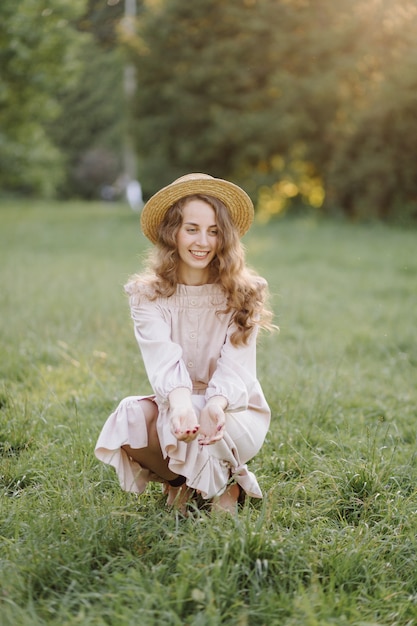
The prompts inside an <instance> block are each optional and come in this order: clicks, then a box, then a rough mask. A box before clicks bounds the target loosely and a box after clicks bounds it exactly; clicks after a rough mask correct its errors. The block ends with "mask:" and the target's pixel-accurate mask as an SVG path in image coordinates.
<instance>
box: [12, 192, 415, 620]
mask: <svg viewBox="0 0 417 626" xmlns="http://www.w3.org/2000/svg"><path fill="white" fill-rule="evenodd" d="M0 226H1V227H0V262H1V263H0V276H1V292H0V339H1V359H0V452H1V461H0V506H1V510H0V622H1V624H2V626H37V625H40V624H48V625H49V624H50V625H52V624H53V625H56V626H58V625H59V626H67V625H68V626H69V625H71V626H72V625H75V624H81V625H83V626H93V625H94V626H108V625H111V626H125V625H126V626H128V625H129V626H130V625H132V626H133V625H135V626H136V625H137V624H139V625H140V626H155V625H159V624H161V625H164V626H165V625H167V626H170V625H172V626H183V625H189V626H217V625H218V624H225V625H226V624H227V625H232V626H252V625H253V626H258V625H259V626H260V625H265V626H278V625H279V626H296V625H297V626H298V625H300V626H328V625H337V626H339V625H344V624H355V625H358V626H382V625H384V626H385V625H386V626H397V625H398V626H406V625H408V626H411V625H413V624H415V623H417V538H416V535H417V498H416V495H417V494H416V485H417V459H416V425H417V324H416V311H417V254H416V250H417V232H416V231H405V230H400V229H389V228H388V227H384V226H381V225H351V224H345V223H335V222H334V223H331V222H319V221H317V220H315V219H313V218H299V219H294V220H290V219H288V220H283V221H279V222H276V223H273V224H270V225H268V226H266V227H261V226H256V227H255V228H254V229H253V230H252V231H251V233H250V234H249V235H248V236H247V237H246V238H245V244H246V247H247V251H248V259H249V262H250V263H251V265H253V266H255V267H256V268H257V269H258V270H259V271H260V272H261V273H262V274H264V275H265V276H266V277H267V279H268V281H269V283H270V287H271V292H272V295H273V307H274V309H275V311H276V321H277V323H278V324H279V326H280V328H281V332H280V333H279V334H275V335H272V336H270V335H264V336H263V338H262V340H261V342H260V345H259V367H258V370H259V377H260V378H261V380H262V383H263V386H264V389H265V392H266V394H267V397H268V399H269V402H270V404H271V408H272V412H273V420H272V427H271V430H270V433H269V435H268V438H267V441H266V443H265V446H264V447H263V449H262V451H261V452H260V454H259V455H258V456H257V457H256V458H255V459H254V460H253V461H252V462H251V467H252V469H253V470H254V471H255V472H256V474H257V476H258V478H259V481H260V484H261V486H262V488H263V491H264V499H263V500H262V501H251V502H246V504H245V505H244V507H243V509H242V511H241V512H240V514H239V516H238V518H236V519H233V518H228V517H224V516H218V517H216V516H210V515H208V514H207V513H206V512H204V511H201V512H197V511H196V512H195V514H194V515H193V516H191V517H190V518H188V519H186V520H184V519H180V518H178V517H176V516H175V515H173V514H169V513H168V512H167V511H166V510H165V508H164V501H163V498H162V496H161V493H160V490H159V487H158V486H157V485H154V486H152V487H151V488H150V489H149V490H148V491H147V493H146V494H144V495H143V496H141V497H140V498H137V497H135V496H133V495H132V494H126V493H124V492H122V491H121V490H120V489H119V486H118V483H117V480H116V477H115V474H114V471H113V470H112V468H109V467H106V466H104V465H102V464H100V463H99V462H98V461H96V460H95V457H94V455H93V448H94V443H95V440H96V438H97V435H98V433H99V430H100V428H101V425H102V424H103V422H104V420H105V419H106V417H107V415H108V414H109V413H110V412H111V410H112V409H113V408H114V406H115V405H116V403H117V402H118V400H119V399H121V398H122V397H124V396H126V395H130V394H134V393H142V392H146V391H147V390H148V389H149V388H148V383H147V382H146V379H145V374H144V369H143V366H142V364H141V360H140V356H139V352H138V349H137V347H136V345H135V342H134V337H133V332H132V327H131V322H130V318H129V312H128V308H127V302H126V300H125V297H124V295H123V291H122V285H123V283H124V282H125V280H126V278H127V277H128V275H129V274H130V273H132V272H134V271H136V270H137V269H138V268H139V264H140V258H141V255H142V253H143V251H144V250H145V248H146V245H147V244H146V240H145V239H144V238H143V236H142V235H141V234H140V232H139V227H138V217H137V215H135V214H133V213H131V212H130V211H129V210H128V209H127V208H126V207H123V206H115V205H101V204H90V205H86V204H76V203H73V204H67V205H54V204H49V205H48V204H40V203H38V204H36V203H35V204H31V203H26V204H23V203H18V202H15V203H14V204H13V205H10V204H9V205H7V204H6V203H4V202H3V205H2V206H1V207H0Z"/></svg>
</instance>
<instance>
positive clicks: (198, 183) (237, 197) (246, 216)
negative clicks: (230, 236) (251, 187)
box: [141, 174, 254, 243]
mask: <svg viewBox="0 0 417 626" xmlns="http://www.w3.org/2000/svg"><path fill="white" fill-rule="evenodd" d="M194 194H203V195H208V196H214V197H215V198H218V199H219V200H221V201H222V202H223V204H224V205H225V206H226V208H227V209H228V210H229V213H230V215H231V217H232V220H233V222H234V224H235V226H236V228H237V230H238V232H239V235H240V236H242V235H244V234H245V233H246V231H247V230H249V227H250V225H251V224H252V221H253V217H254V209H253V204H252V200H251V199H250V198H249V196H248V195H247V193H246V192H245V191H243V189H241V188H240V187H238V186H237V185H235V184H234V183H230V182H228V181H227V180H222V179H221V178H213V176H209V175H208V174H186V175H185V176H181V178H178V179H177V180H174V182H173V183H171V184H170V185H168V186H167V187H164V188H163V189H161V190H160V191H157V192H156V194H155V195H153V196H152V197H151V198H150V199H149V200H148V202H147V203H146V204H145V206H144V207H143V210H142V215H141V226H142V230H143V234H144V235H145V236H146V237H147V238H148V239H150V240H151V241H152V243H156V242H157V241H158V228H159V226H160V224H161V222H162V220H163V219H164V217H165V214H166V212H167V211H168V209H169V208H170V207H171V206H172V205H173V204H174V203H175V202H177V200H180V199H181V198H184V197H185V196H191V195H194Z"/></svg>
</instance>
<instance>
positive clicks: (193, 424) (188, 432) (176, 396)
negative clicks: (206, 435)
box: [169, 387, 200, 443]
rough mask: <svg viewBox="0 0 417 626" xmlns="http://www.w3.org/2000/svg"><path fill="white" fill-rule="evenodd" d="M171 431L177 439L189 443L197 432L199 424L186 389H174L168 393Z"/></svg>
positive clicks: (189, 394)
mask: <svg viewBox="0 0 417 626" xmlns="http://www.w3.org/2000/svg"><path fill="white" fill-rule="evenodd" d="M169 404H170V421H171V432H172V434H173V435H174V437H176V438H177V439H178V441H184V442H185V443H190V441H193V440H194V439H195V438H196V437H197V434H198V431H199V428H200V425H199V423H198V420H197V416H196V414H195V411H194V409H193V405H192V403H191V393H190V391H189V390H188V389H185V388H182V387H181V388H179V389H174V391H171V393H170V394H169Z"/></svg>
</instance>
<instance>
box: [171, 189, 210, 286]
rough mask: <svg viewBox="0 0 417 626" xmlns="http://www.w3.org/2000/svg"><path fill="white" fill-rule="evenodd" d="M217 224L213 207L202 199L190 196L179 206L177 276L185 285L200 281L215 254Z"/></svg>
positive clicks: (200, 282) (205, 277) (195, 283)
mask: <svg viewBox="0 0 417 626" xmlns="http://www.w3.org/2000/svg"><path fill="white" fill-rule="evenodd" d="M217 232H218V226H217V221H216V214H215V212H214V209H213V208H212V207H211V206H210V205H209V204H208V203H207V202H205V201H204V200H199V199H196V198H194V199H191V200H189V201H188V202H187V204H186V205H185V206H184V208H183V214H182V224H181V226H180V229H179V231H178V233H177V248H178V255H179V259H180V260H179V269H178V276H179V278H180V282H181V283H183V284H185V285H203V284H205V283H207V282H208V279H209V276H210V270H209V265H210V263H211V261H212V260H213V259H214V257H215V256H216V251H217Z"/></svg>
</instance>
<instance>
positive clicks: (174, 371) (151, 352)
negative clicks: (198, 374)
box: [130, 295, 192, 405]
mask: <svg viewBox="0 0 417 626" xmlns="http://www.w3.org/2000/svg"><path fill="white" fill-rule="evenodd" d="M130 311H131V316H132V319H133V323H134V330H135V337H136V340H137V342H138V344H139V348H140V351H141V354H142V359H143V362H144V365H145V369H146V373H147V375H148V378H149V382H150V384H151V386H152V389H153V391H154V393H155V396H156V399H157V401H158V403H159V404H161V405H167V404H168V396H169V394H170V393H171V391H172V390H173V389H176V388H178V387H186V388H187V389H190V390H192V382H191V378H190V375H189V373H188V370H187V368H186V366H185V363H184V361H183V358H182V348H181V346H180V345H179V344H177V343H175V342H174V341H172V340H171V328H170V324H169V322H168V321H167V320H166V319H165V316H164V315H163V312H162V310H161V308H160V306H159V304H158V302H157V301H150V300H149V299H148V298H146V296H138V295H135V296H134V297H131V298H130Z"/></svg>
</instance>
